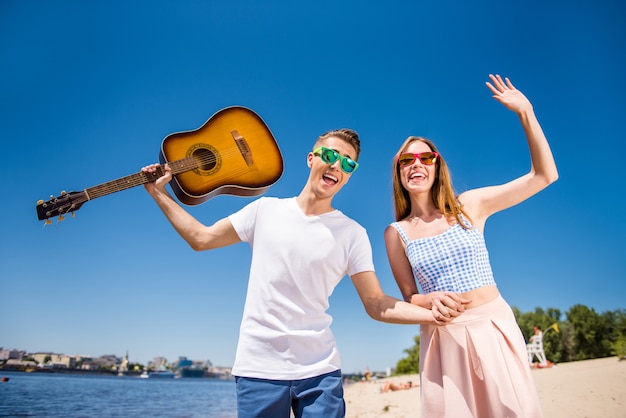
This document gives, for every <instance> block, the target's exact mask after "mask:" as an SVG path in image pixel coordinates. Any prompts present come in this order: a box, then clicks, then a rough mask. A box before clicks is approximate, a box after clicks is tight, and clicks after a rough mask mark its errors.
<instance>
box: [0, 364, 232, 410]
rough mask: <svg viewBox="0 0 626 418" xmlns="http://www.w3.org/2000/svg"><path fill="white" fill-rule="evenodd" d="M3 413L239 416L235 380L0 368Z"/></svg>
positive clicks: (0, 408)
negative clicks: (44, 371) (4, 380)
mask: <svg viewBox="0 0 626 418" xmlns="http://www.w3.org/2000/svg"><path fill="white" fill-rule="evenodd" d="M0 376H2V377H5V378H8V379H9V380H8V381H6V382H1V383H0V417H98V418H100V417H102V418H105V417H181V418H182V417H211V418H213V417H214V418H235V417H236V416H237V413H236V411H237V401H236V395H235V382H234V381H232V380H218V379H207V378H182V379H163V378H162V379H141V378H138V377H118V376H102V375H88V376H85V375H76V374H56V373H23V372H6V371H0Z"/></svg>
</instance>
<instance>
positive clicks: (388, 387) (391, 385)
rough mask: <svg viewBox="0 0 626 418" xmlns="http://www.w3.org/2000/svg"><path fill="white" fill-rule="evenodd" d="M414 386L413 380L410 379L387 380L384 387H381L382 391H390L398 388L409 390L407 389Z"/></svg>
mask: <svg viewBox="0 0 626 418" xmlns="http://www.w3.org/2000/svg"><path fill="white" fill-rule="evenodd" d="M412 387H413V382H412V381H410V380H409V381H408V382H406V383H392V382H387V383H385V385H384V386H383V387H382V388H380V393H385V392H389V391H392V392H395V391H397V390H407V389H411V388H412Z"/></svg>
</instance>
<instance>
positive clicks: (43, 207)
mask: <svg viewBox="0 0 626 418" xmlns="http://www.w3.org/2000/svg"><path fill="white" fill-rule="evenodd" d="M159 162H160V166H159V167H158V168H157V172H156V173H154V174H148V173H144V172H141V171H140V172H139V173H135V174H131V175H129V176H126V177H122V178H119V179H117V180H113V181H109V182H107V183H103V184H99V185H97V186H93V187H89V188H87V189H85V190H83V191H77V192H69V193H66V192H62V193H61V194H60V195H59V196H57V197H53V196H51V198H50V200H48V201H45V202H44V201H43V200H40V201H39V202H37V216H38V217H39V220H46V223H50V218H52V217H55V216H58V217H59V220H63V217H64V216H65V215H66V214H67V213H72V215H73V214H74V213H73V212H75V211H77V210H78V209H80V207H81V206H82V205H83V204H84V203H85V202H87V201H89V200H93V199H96V198H98V197H102V196H106V195H109V194H111V193H115V192H119V191H122V190H126V189H129V188H131V187H135V186H139V185H143V184H145V183H148V182H153V181H155V180H156V179H157V178H159V177H161V176H162V175H163V174H164V173H165V169H164V166H165V164H169V166H170V168H171V170H172V174H173V177H172V181H171V182H170V186H171V188H172V191H173V192H174V194H175V195H176V197H177V198H178V200H180V201H181V202H182V203H184V204H186V205H198V204H200V203H203V202H205V201H207V200H208V199H211V198H212V197H215V196H217V195H220V194H230V195H237V196H257V195H260V194H262V193H264V192H265V191H266V190H267V189H268V188H269V187H270V186H272V185H273V184H274V183H276V181H278V179H279V178H280V177H281V175H282V173H283V158H282V154H281V152H280V149H279V147H278V144H277V143H276V140H275V139H274V136H273V135H272V133H271V132H270V130H269V128H268V127H267V125H266V124H265V122H264V121H263V120H262V119H261V118H260V117H259V115H257V114H256V113H255V112H253V111H252V110H250V109H248V108H245V107H240V106H233V107H227V108H224V109H222V110H220V111H218V112H217V113H215V114H214V115H213V116H211V117H210V118H209V120H207V121H206V122H205V123H204V125H202V126H201V127H200V128H198V129H196V130H194V131H185V132H178V133H174V134H171V135H169V136H167V137H166V138H165V139H164V140H163V142H162V144H161V151H160V153H159Z"/></svg>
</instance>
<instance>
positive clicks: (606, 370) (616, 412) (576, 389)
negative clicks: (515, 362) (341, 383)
mask: <svg viewBox="0 0 626 418" xmlns="http://www.w3.org/2000/svg"><path fill="white" fill-rule="evenodd" d="M532 374H533V377H534V380H535V384H536V385H537V392H538V394H539V399H540V400H541V404H542V406H543V412H544V414H545V417H546V418H553V417H555V418H561V417H567V418H609V417H610V418H617V417H626V361H619V360H618V358H617V357H609V358H603V359H595V360H585V361H577V362H570V363H562V364H557V365H554V366H553V367H551V368H546V369H534V370H533V371H532ZM409 380H411V381H413V382H419V375H405V376H394V377H389V378H385V379H379V380H373V381H370V382H357V383H350V384H347V385H346V386H345V400H346V408H347V414H346V418H374V417H384V418H408V417H412V418H415V417H419V416H420V399H419V395H420V392H419V387H415V388H413V389H408V390H400V391H396V392H386V393H380V388H381V387H382V386H383V385H384V384H385V383H386V382H389V381H392V382H397V383H405V382H407V381H409Z"/></svg>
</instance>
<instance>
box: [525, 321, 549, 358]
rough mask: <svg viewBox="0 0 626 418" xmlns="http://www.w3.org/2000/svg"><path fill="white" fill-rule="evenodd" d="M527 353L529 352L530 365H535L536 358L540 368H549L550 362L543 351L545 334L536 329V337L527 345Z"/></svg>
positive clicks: (531, 338)
mask: <svg viewBox="0 0 626 418" xmlns="http://www.w3.org/2000/svg"><path fill="white" fill-rule="evenodd" d="M526 351H528V364H529V365H531V366H532V365H533V360H534V359H535V357H537V359H538V360H539V367H547V366H548V360H547V359H546V353H545V352H544V351H543V332H542V331H541V330H540V329H539V328H538V327H535V335H533V336H532V337H530V342H529V343H528V344H526Z"/></svg>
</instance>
